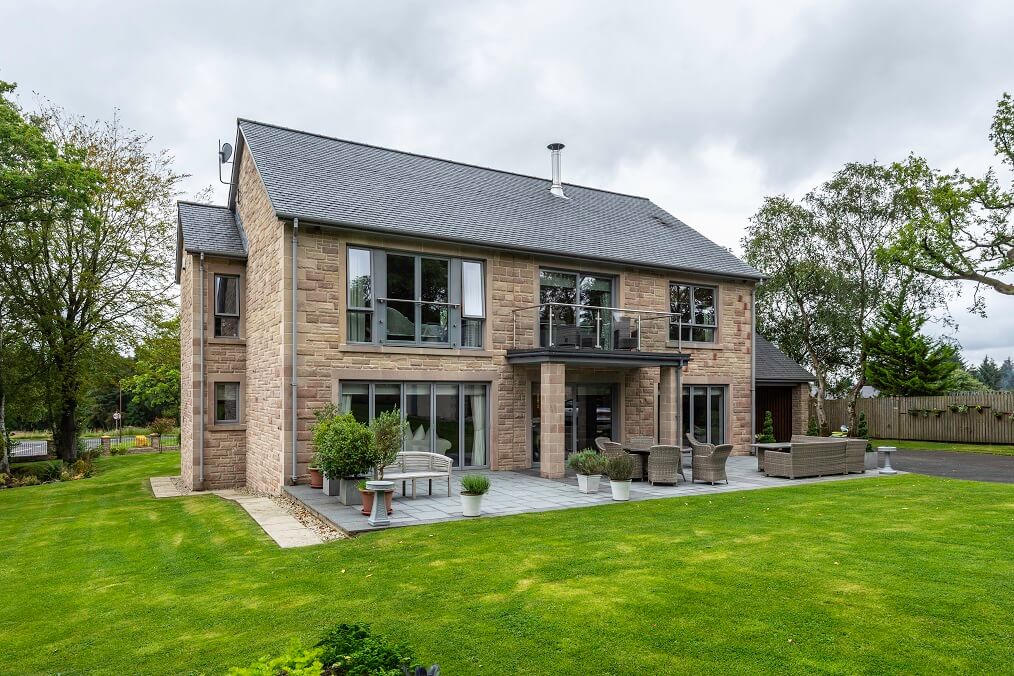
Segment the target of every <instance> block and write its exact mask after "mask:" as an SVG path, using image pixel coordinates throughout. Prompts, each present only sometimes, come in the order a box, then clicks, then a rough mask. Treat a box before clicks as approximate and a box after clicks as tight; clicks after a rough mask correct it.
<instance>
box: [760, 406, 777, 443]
mask: <svg viewBox="0 0 1014 676" xmlns="http://www.w3.org/2000/svg"><path fill="white" fill-rule="evenodd" d="M757 441H759V442H760V443H762V444H773V443H775V418H774V416H773V415H771V411H764V426H763V427H761V433H760V434H758V435H757Z"/></svg>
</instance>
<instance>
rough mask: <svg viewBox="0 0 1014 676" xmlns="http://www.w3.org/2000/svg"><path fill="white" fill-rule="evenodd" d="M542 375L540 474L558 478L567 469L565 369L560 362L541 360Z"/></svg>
mask: <svg viewBox="0 0 1014 676" xmlns="http://www.w3.org/2000/svg"><path fill="white" fill-rule="evenodd" d="M541 376H542V377H541V384H540V390H539V391H540V399H541V407H542V411H541V415H540V418H539V426H540V430H539V447H540V452H541V460H540V463H541V464H540V470H539V474H541V475H542V476H544V477H547V478H550V479H559V478H561V477H563V475H564V470H565V468H566V465H565V460H564V456H565V453H566V448H567V447H566V445H565V439H564V433H563V429H564V425H563V418H564V406H565V403H566V398H567V386H566V380H565V378H566V368H565V367H564V365H563V364H551V363H543V364H542V374H541Z"/></svg>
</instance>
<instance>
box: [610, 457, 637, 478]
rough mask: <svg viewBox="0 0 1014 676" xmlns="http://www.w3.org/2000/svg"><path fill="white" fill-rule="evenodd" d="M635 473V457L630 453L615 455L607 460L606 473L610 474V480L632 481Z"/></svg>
mask: <svg viewBox="0 0 1014 676" xmlns="http://www.w3.org/2000/svg"><path fill="white" fill-rule="evenodd" d="M633 473H634V459H633V458H632V457H630V454H629V453H623V454H622V455H617V456H614V457H612V458H609V460H608V461H606V474H608V475H609V480H610V481H630V476H631V475H632V474H633Z"/></svg>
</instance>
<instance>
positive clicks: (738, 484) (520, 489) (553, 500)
mask: <svg viewBox="0 0 1014 676" xmlns="http://www.w3.org/2000/svg"><path fill="white" fill-rule="evenodd" d="M685 472H686V474H687V477H688V478H691V471H690V469H689V468H687V469H685ZM466 473H468V474H485V475H487V476H489V477H490V481H491V482H492V486H493V487H492V489H491V490H490V492H489V493H488V494H487V495H486V498H485V499H484V500H483V504H482V511H483V516H484V517H490V516H507V515H512V514H525V513H533V512H545V511H555V510H560V509H579V508H582V507H590V506H593V505H604V504H612V503H613V502H614V501H613V499H612V494H611V492H610V490H609V481H608V480H605V479H604V480H603V481H602V484H601V487H600V489H599V492H598V493H590V494H585V493H579V492H578V490H577V479H576V478H574V477H569V478H565V479H545V478H543V477H540V476H538V475H537V474H533V473H530V472H507V471H499V472H494V471H490V470H469V471H467V472H466ZM726 473H727V474H728V475H729V484H728V485H725V484H718V485H715V486H712V485H710V484H702V483H698V484H693V483H690V482H682V481H681V482H680V483H679V484H678V485H676V486H662V485H656V486H652V485H650V484H647V483H641V482H634V484H633V485H632V486H631V491H630V500H631V502H637V501H641V500H658V499H665V498H678V497H689V496H700V495H708V494H719V493H728V492H732V491H742V490H759V489H764V488H775V487H779V486H797V485H803V484H810V483H821V482H827V481H849V480H854V479H861V478H874V477H877V476H878V475H879V472H877V471H871V472H866V473H865V474H848V475H837V476H830V477H815V478H808V479H794V480H793V479H781V478H776V477H766V476H764V474H762V473H761V472H758V471H757V459H756V458H754V457H746V456H738V457H732V458H729V461H728V463H727V465H726ZM458 490H459V484H458V482H457V480H455V481H454V482H453V483H452V490H451V495H450V496H447V495H444V494H443V491H440V492H435V493H434V495H432V496H427V495H423V494H420V495H419V496H418V497H417V498H415V499H412V498H411V497H405V496H403V495H402V494H401V491H400V486H399V490H398V491H396V492H395V496H394V513H393V514H392V515H391V525H390V526H389V527H399V526H412V525H423V524H430V523H438V522H442V521H460V520H463V519H465V518H467V517H464V516H462V514H461V500H460V499H459V495H458ZM285 491H286V492H287V493H288V494H289V495H290V496H292V497H293V498H294V499H296V500H298V501H299V502H301V503H303V506H304V507H306V508H307V509H308V510H310V511H311V512H313V513H315V514H316V515H317V516H319V517H320V518H322V519H324V520H325V521H328V522H330V523H331V524H332V525H334V526H335V527H337V528H339V529H341V530H343V531H345V532H347V533H351V534H356V533H365V532H368V531H373V530H380V529H382V528H384V527H381V528H376V527H374V526H371V525H370V524H369V522H368V521H367V517H366V516H365V515H364V514H362V513H361V512H360V511H359V510H360V508H359V507H345V506H343V505H342V504H341V503H340V502H339V501H338V498H336V497H329V496H326V495H324V493H323V491H321V490H319V489H313V488H310V487H309V486H306V485H299V486H286V487H285ZM409 493H410V495H411V489H409Z"/></svg>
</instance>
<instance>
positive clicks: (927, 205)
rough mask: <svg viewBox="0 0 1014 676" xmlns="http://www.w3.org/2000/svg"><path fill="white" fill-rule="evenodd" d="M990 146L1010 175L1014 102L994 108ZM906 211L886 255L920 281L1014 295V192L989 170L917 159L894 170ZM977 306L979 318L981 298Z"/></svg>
mask: <svg viewBox="0 0 1014 676" xmlns="http://www.w3.org/2000/svg"><path fill="white" fill-rule="evenodd" d="M989 140H990V141H991V142H992V143H993V148H994V151H995V154H996V156H997V157H999V158H1000V161H1001V163H1002V164H1006V165H1007V166H1008V169H1012V170H1014V100H1012V99H1011V95H1010V94H1008V93H1005V94H1004V95H1003V96H1002V97H1001V98H1000V101H999V102H998V103H997V107H996V113H995V114H994V116H993V124H992V127H991V130H990V134H989ZM895 169H896V171H895V176H896V177H897V181H898V184H899V186H900V188H901V195H902V198H903V200H902V201H903V204H904V207H905V211H906V221H907V222H906V223H905V226H904V227H903V228H902V229H901V230H900V231H899V232H898V235H897V238H896V239H895V240H894V241H893V242H891V243H890V245H889V246H887V247H885V249H884V252H883V253H884V255H885V256H886V257H887V258H889V259H890V260H893V261H897V262H899V263H901V264H903V265H906V266H908V267H910V268H911V269H913V270H916V271H918V272H920V273H923V274H925V275H928V276H931V277H934V278H937V279H942V280H968V281H971V282H975V283H976V284H977V285H985V286H988V287H990V288H992V289H994V290H996V291H998V292H1000V293H1003V294H1007V295H1014V283H1012V282H1011V280H1010V273H1011V272H1012V270H1014V220H1012V218H1011V214H1012V213H1014V191H1012V189H1011V188H1010V187H1004V186H1003V185H1001V183H1000V181H999V180H998V179H997V177H996V175H995V173H994V172H993V170H992V169H990V170H989V171H987V172H986V174H985V176H983V177H981V178H979V177H972V176H966V175H965V174H962V173H961V172H960V171H954V172H952V173H944V172H940V171H937V170H935V169H933V168H931V167H930V165H929V163H928V162H927V161H926V160H925V159H923V158H921V157H917V156H915V155H912V156H910V157H909V158H908V159H907V160H906V161H905V162H902V163H898V164H897V165H895ZM975 305H976V307H978V308H979V310H980V311H981V309H982V307H981V299H979V298H978V297H977V300H976V303H975Z"/></svg>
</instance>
